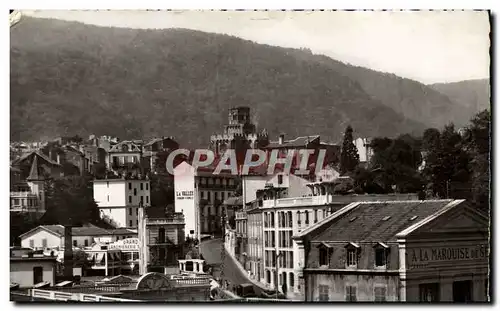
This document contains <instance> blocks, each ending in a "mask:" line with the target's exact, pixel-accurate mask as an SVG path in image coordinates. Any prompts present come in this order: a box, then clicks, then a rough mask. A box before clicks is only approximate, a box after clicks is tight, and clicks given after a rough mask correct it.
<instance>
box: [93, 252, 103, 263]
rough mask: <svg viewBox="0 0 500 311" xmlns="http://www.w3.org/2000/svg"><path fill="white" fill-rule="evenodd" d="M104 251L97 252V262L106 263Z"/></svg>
mask: <svg viewBox="0 0 500 311" xmlns="http://www.w3.org/2000/svg"><path fill="white" fill-rule="evenodd" d="M104 255H105V254H104V253H97V254H96V260H95V261H96V263H100V264H104V263H105V261H104V260H105V259H104Z"/></svg>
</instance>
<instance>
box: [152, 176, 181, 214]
mask: <svg viewBox="0 0 500 311" xmlns="http://www.w3.org/2000/svg"><path fill="white" fill-rule="evenodd" d="M149 182H150V185H151V206H154V207H166V206H168V205H170V204H174V201H175V199H174V183H173V178H172V176H170V175H168V174H155V175H152V176H151V178H150V180H149Z"/></svg>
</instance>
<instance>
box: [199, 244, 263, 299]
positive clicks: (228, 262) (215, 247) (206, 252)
mask: <svg viewBox="0 0 500 311" xmlns="http://www.w3.org/2000/svg"><path fill="white" fill-rule="evenodd" d="M222 247H223V245H222V241H221V239H212V240H207V241H203V242H202V243H201V244H200V252H201V254H202V255H203V258H204V259H205V261H206V263H207V264H219V263H220V262H221V248H222ZM224 252H225V259H224V278H225V279H227V280H229V282H231V284H234V285H237V284H243V283H251V282H250V280H249V279H248V276H247V275H246V274H245V273H243V272H242V271H241V270H240V269H239V268H238V266H237V265H236V263H235V262H234V261H233V259H232V258H231V257H230V255H229V254H228V253H227V252H226V250H224ZM254 291H255V293H256V294H257V295H260V294H261V292H262V289H261V288H259V287H258V286H255V285H254Z"/></svg>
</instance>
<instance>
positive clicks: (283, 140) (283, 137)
mask: <svg viewBox="0 0 500 311" xmlns="http://www.w3.org/2000/svg"><path fill="white" fill-rule="evenodd" d="M284 142H285V134H280V137H279V140H278V143H279V144H280V145H283V143H284Z"/></svg>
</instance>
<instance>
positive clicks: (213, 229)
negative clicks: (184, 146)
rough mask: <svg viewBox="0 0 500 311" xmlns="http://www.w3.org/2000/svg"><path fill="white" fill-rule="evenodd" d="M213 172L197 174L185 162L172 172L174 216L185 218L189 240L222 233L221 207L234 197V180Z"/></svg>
mask: <svg viewBox="0 0 500 311" xmlns="http://www.w3.org/2000/svg"><path fill="white" fill-rule="evenodd" d="M213 171H214V169H213V168H198V169H197V170H196V169H195V168H194V167H193V166H191V165H190V164H188V163H187V162H183V163H181V164H179V165H178V166H177V167H176V168H175V169H174V191H175V212H176V213H183V214H184V217H185V220H186V235H187V236H189V237H192V238H197V237H198V235H199V234H200V235H201V234H219V233H221V232H222V230H221V229H222V225H221V216H222V209H223V204H222V203H223V202H224V200H225V199H227V198H228V197H231V196H233V194H234V191H235V190H236V187H237V184H236V181H235V180H236V178H237V176H234V175H231V174H230V173H224V172H223V171H222V172H221V173H220V174H214V172H213Z"/></svg>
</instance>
